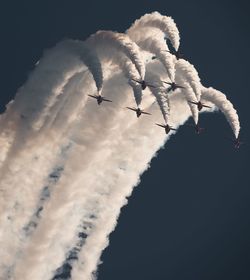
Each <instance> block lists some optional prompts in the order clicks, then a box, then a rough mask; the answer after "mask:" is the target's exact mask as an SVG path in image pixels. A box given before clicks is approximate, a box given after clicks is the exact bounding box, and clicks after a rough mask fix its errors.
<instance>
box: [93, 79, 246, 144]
mask: <svg viewBox="0 0 250 280" xmlns="http://www.w3.org/2000/svg"><path fill="white" fill-rule="evenodd" d="M135 81H136V82H138V83H141V84H142V85H143V86H151V85H148V84H147V83H146V82H145V81H137V80H135ZM166 83H167V82H166ZM168 84H169V85H171V86H172V84H174V85H175V86H174V87H175V88H174V87H173V89H172V90H173V91H174V90H175V89H176V86H177V88H184V87H181V86H178V85H176V84H175V83H172V84H171V83H168ZM88 96H89V97H91V98H95V99H96V100H97V104H98V105H100V104H101V103H102V102H103V101H107V102H112V100H110V99H107V98H105V97H103V96H101V95H91V94H88ZM188 102H189V103H192V104H195V105H197V106H198V110H199V111H200V110H201V109H202V108H203V107H206V108H211V107H210V106H207V105H205V104H203V103H201V102H200V101H199V102H194V101H188ZM126 108H127V109H128V110H131V111H134V112H135V113H136V116H137V118H139V117H140V116H141V115H142V114H145V115H151V114H150V113H148V112H146V111H144V110H142V109H141V108H139V107H138V108H135V107H126ZM156 125H157V126H160V127H162V128H164V129H165V133H166V134H168V133H169V132H170V131H171V130H176V129H175V128H173V127H172V126H170V125H169V124H159V123H156ZM187 126H190V127H193V128H194V130H195V133H196V134H201V133H202V132H203V131H204V128H203V127H200V126H199V124H195V125H194V124H187ZM230 141H231V142H232V143H233V145H234V148H235V149H239V148H240V146H241V145H242V144H244V142H241V141H240V139H239V137H238V138H230Z"/></svg>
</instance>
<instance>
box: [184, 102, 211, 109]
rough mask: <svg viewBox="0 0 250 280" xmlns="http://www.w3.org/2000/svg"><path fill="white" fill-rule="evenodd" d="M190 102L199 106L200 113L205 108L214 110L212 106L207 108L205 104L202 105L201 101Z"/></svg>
mask: <svg viewBox="0 0 250 280" xmlns="http://www.w3.org/2000/svg"><path fill="white" fill-rule="evenodd" d="M188 102H189V103H192V104H195V105H197V107H198V110H199V111H200V110H201V109H202V108H203V107H206V108H212V107H210V106H207V105H205V104H202V103H201V102H200V101H199V102H194V101H188Z"/></svg>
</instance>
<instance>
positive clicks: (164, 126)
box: [156, 123, 177, 134]
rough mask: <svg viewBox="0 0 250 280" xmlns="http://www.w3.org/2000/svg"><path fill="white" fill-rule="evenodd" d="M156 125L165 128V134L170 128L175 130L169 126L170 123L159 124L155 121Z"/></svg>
mask: <svg viewBox="0 0 250 280" xmlns="http://www.w3.org/2000/svg"><path fill="white" fill-rule="evenodd" d="M156 125H158V126H160V127H163V128H164V129H165V132H166V134H168V133H169V132H170V130H177V129H175V128H173V127H171V126H170V125H168V124H159V123H156Z"/></svg>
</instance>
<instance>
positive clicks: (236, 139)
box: [230, 137, 244, 149]
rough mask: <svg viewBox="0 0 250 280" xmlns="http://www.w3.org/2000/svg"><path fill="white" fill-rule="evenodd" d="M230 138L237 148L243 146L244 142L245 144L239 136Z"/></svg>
mask: <svg viewBox="0 0 250 280" xmlns="http://www.w3.org/2000/svg"><path fill="white" fill-rule="evenodd" d="M230 140H231V141H232V142H233V145H234V148H235V149H239V148H240V146H241V145H242V144H244V142H241V141H240V139H239V137H237V138H230Z"/></svg>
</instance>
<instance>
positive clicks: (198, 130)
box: [187, 124, 205, 134]
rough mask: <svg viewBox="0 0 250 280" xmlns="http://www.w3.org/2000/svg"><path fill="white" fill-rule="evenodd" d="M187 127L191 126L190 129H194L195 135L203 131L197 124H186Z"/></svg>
mask: <svg viewBox="0 0 250 280" xmlns="http://www.w3.org/2000/svg"><path fill="white" fill-rule="evenodd" d="M187 125H188V126H191V127H194V129H195V133H196V134H201V132H202V131H204V130H205V128H203V127H200V126H199V125H198V124H195V125H194V124H187Z"/></svg>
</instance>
